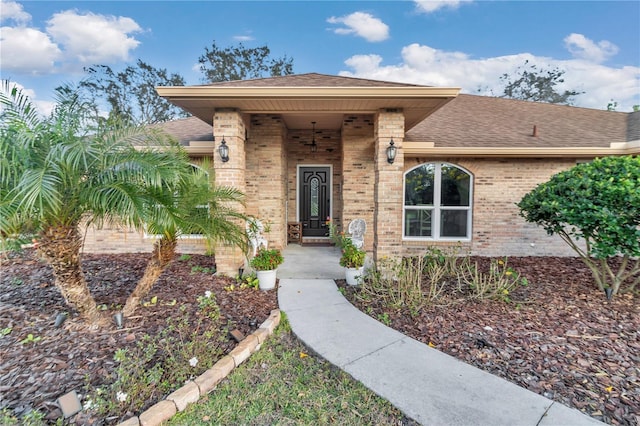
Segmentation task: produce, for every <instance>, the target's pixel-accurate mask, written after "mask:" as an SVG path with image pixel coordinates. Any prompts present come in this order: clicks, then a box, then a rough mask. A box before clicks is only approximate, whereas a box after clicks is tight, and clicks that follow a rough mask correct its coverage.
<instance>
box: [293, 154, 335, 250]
mask: <svg viewBox="0 0 640 426" xmlns="http://www.w3.org/2000/svg"><path fill="white" fill-rule="evenodd" d="M298 184H299V188H300V206H299V212H300V222H301V223H302V236H304V237H325V236H327V235H329V232H328V229H327V223H326V221H327V218H328V217H329V215H330V214H331V210H330V208H329V207H330V206H329V203H330V201H331V169H330V168H329V167H301V168H300V175H299V176H298Z"/></svg>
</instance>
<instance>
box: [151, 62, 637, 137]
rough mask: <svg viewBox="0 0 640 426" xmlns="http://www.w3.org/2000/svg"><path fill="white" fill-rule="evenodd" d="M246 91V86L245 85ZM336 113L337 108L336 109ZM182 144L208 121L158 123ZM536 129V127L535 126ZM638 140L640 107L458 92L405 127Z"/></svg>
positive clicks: (312, 82) (288, 80)
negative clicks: (619, 109) (626, 108)
mask: <svg viewBox="0 0 640 426" xmlns="http://www.w3.org/2000/svg"><path fill="white" fill-rule="evenodd" d="M196 87H205V88H206V87H224V88H233V87H238V88H251V87H263V88H269V87H273V88H280V87H282V88H305V87H309V88H315V89H312V90H317V89H318V88H323V87H347V88H348V87H354V88H366V87H371V88H381V87H388V88H400V87H402V88H407V87H416V88H417V89H418V90H420V88H425V87H428V86H420V85H412V84H405V83H395V82H385V81H377V80H368V79H362V78H353V77H342V76H332V75H325V74H318V73H308V74H298V75H287V76H282V77H269V78H260V79H253V80H241V81H224V82H219V83H212V84H208V85H203V86H196ZM243 90H244V89H243ZM336 112H337V111H336ZM161 127H162V128H164V129H165V130H167V131H168V132H169V133H170V134H172V135H174V136H175V137H176V138H177V139H178V140H179V141H180V142H181V143H182V144H183V145H188V143H189V142H190V141H211V140H212V129H211V126H210V125H209V124H207V123H205V122H203V121H202V120H200V119H198V118H196V117H191V118H187V119H181V120H174V121H171V122H168V123H164V124H162V125H161ZM534 129H535V130H534ZM638 140H640V112H634V113H623V112H613V111H605V110H595V109H587V108H577V107H571V106H565V105H554V104H547V103H540V102H527V101H519V100H513V99H503V98H494V97H486V96H475V95H458V96H457V97H456V98H455V99H453V100H451V101H450V102H448V103H446V104H445V105H444V106H442V107H440V108H439V109H438V110H437V111H435V112H434V113H432V114H431V115H430V116H428V117H427V118H426V119H424V120H423V121H421V122H419V123H418V124H417V125H415V126H414V127H413V128H411V129H410V130H408V131H407V134H406V138H405V141H406V142H430V143H433V144H434V146H435V147H439V148H447V147H451V148H456V147H457V148H464V147H484V148H494V147H495V148H609V147H610V146H611V144H612V143H624V142H630V141H638Z"/></svg>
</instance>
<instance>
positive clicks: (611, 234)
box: [518, 156, 640, 294]
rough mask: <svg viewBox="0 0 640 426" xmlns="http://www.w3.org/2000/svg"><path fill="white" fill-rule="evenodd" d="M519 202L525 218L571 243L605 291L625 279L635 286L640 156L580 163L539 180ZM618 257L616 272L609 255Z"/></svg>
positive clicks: (639, 274)
mask: <svg viewBox="0 0 640 426" xmlns="http://www.w3.org/2000/svg"><path fill="white" fill-rule="evenodd" d="M518 207H519V208H520V214H521V215H522V216H523V217H524V218H525V220H526V221H527V222H532V223H536V224H538V225H540V226H542V227H543V228H544V229H545V230H546V231H547V233H548V234H549V235H558V236H560V237H561V238H562V239H563V240H564V241H565V242H566V243H567V244H569V245H570V247H571V248H572V249H573V250H574V251H575V252H576V253H577V254H578V255H579V256H580V258H581V259H582V260H583V261H584V262H585V264H586V265H587V266H588V267H589V268H590V269H591V271H592V273H593V276H594V278H595V280H596V283H597V284H598V287H599V288H600V289H601V290H603V289H604V288H607V287H610V288H612V289H613V292H614V294H615V293H617V291H618V289H619V287H620V285H621V284H622V283H623V282H625V281H627V280H628V282H629V283H630V284H629V285H630V287H631V288H634V287H635V286H636V285H637V284H638V282H640V157H633V156H622V157H605V158H599V159H595V160H594V161H593V162H590V163H582V164H578V165H576V166H574V167H573V168H571V169H569V170H566V171H564V172H561V173H558V174H557V175H554V176H553V177H552V178H551V179H550V180H549V181H548V182H545V183H543V184H541V185H538V186H537V187H536V188H535V189H534V190H532V191H531V192H529V193H528V194H526V195H525V196H524V197H523V198H522V200H521V201H520V202H519V203H518ZM580 241H582V242H583V243H584V244H581V242H580ZM618 256H619V257H620V258H621V259H622V261H621V265H620V267H619V269H618V271H613V270H612V266H611V264H610V262H609V261H608V260H611V259H613V258H615V257H618ZM627 267H628V268H627Z"/></svg>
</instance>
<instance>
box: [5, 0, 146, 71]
mask: <svg viewBox="0 0 640 426" xmlns="http://www.w3.org/2000/svg"><path fill="white" fill-rule="evenodd" d="M2 16H3V18H2V19H3V21H6V20H9V19H12V20H13V21H15V22H16V23H17V24H18V25H14V26H4V27H2V29H1V30H2V31H1V34H0V44H1V49H0V55H1V60H2V71H3V74H6V73H11V72H16V73H25V74H31V75H42V74H51V73H56V72H62V71H63V70H64V71H65V72H69V71H70V72H75V71H81V70H82V67H84V66H86V65H92V64H104V65H108V64H111V63H115V62H118V61H126V60H129V56H130V53H131V51H132V50H134V49H135V48H136V47H137V46H138V45H139V44H140V42H139V41H138V40H136V39H135V38H134V37H133V36H132V34H135V33H139V32H141V31H142V29H141V28H140V26H139V25H138V24H137V23H136V22H135V21H134V20H133V19H131V18H127V17H115V16H106V15H96V14H93V13H85V14H81V13H79V12H77V11H75V10H67V11H64V12H60V13H56V14H55V15H53V16H52V17H51V18H50V19H49V21H48V22H47V27H46V29H45V30H44V31H43V30H41V29H38V28H35V27H33V26H28V25H25V24H28V23H29V22H30V20H31V16H30V15H29V14H28V13H26V12H24V11H23V9H22V5H20V4H18V3H15V2H7V1H2Z"/></svg>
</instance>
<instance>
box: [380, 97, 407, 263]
mask: <svg viewBox="0 0 640 426" xmlns="http://www.w3.org/2000/svg"><path fill="white" fill-rule="evenodd" d="M374 128H375V218H374V231H375V240H374V247H373V249H374V260H375V261H377V260H378V259H380V258H382V257H384V256H389V257H396V256H399V255H401V254H402V203H403V193H402V179H403V170H404V153H403V150H402V142H403V140H404V114H403V112H402V111H401V110H395V109H394V110H390V109H383V110H380V111H379V112H378V115H377V116H376V122H375V126H374ZM391 138H393V142H394V144H395V146H396V147H397V148H398V150H397V155H396V159H395V161H394V163H393V164H389V163H388V162H387V147H388V146H389V141H390V140H391Z"/></svg>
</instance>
